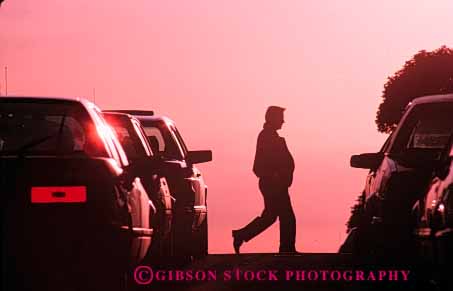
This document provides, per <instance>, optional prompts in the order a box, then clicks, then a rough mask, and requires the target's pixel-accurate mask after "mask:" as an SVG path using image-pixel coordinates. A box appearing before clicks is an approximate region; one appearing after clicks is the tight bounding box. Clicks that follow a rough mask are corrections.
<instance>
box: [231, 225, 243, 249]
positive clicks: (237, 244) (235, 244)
mask: <svg viewBox="0 0 453 291" xmlns="http://www.w3.org/2000/svg"><path fill="white" fill-rule="evenodd" d="M231 233H232V235H233V247H234V252H235V253H236V254H239V253H240V251H239V249H240V248H241V245H242V243H243V242H244V240H242V239H240V238H239V234H238V231H237V230H233V231H232V232H231Z"/></svg>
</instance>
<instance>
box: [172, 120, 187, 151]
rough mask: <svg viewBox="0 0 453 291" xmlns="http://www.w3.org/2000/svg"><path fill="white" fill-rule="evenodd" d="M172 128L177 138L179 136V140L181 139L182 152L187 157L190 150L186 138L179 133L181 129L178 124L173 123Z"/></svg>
mask: <svg viewBox="0 0 453 291" xmlns="http://www.w3.org/2000/svg"><path fill="white" fill-rule="evenodd" d="M171 128H172V130H173V132H174V133H175V135H176V138H177V139H178V141H179V144H180V145H181V150H182V152H183V155H184V157H186V156H187V152H188V151H189V150H188V149H187V146H186V143H185V142H184V139H183V138H182V136H181V134H180V133H179V130H178V129H177V128H176V126H173V125H172V126H171Z"/></svg>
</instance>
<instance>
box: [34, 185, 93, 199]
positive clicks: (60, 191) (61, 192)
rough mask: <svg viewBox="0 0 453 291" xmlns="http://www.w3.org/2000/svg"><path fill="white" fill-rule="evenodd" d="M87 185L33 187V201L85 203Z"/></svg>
mask: <svg viewBox="0 0 453 291" xmlns="http://www.w3.org/2000/svg"><path fill="white" fill-rule="evenodd" d="M86 201H87V190H86V187H85V186H52V187H32V188H31V203H85V202H86Z"/></svg>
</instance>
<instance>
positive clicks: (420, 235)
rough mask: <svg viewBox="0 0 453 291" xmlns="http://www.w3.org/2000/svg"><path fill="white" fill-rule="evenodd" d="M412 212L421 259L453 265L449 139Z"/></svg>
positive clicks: (452, 148)
mask: <svg viewBox="0 0 453 291" xmlns="http://www.w3.org/2000/svg"><path fill="white" fill-rule="evenodd" d="M452 119H453V116H452ZM452 121H453V120H452ZM413 214H414V218H415V225H416V227H415V235H416V240H417V247H418V251H419V254H420V255H421V259H422V260H423V261H424V262H429V263H433V264H436V265H449V266H450V268H451V266H453V145H452V144H451V143H450V146H449V147H448V148H447V149H446V150H445V154H444V156H443V157H442V158H441V160H440V163H439V164H438V166H437V167H436V168H435V170H434V175H433V179H432V180H431V182H430V186H429V188H428V190H427V191H426V192H425V193H424V195H422V197H421V198H420V199H419V200H418V201H417V202H416V203H415V205H414V207H413Z"/></svg>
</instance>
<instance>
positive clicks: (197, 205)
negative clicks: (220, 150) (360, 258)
mask: <svg viewBox="0 0 453 291" xmlns="http://www.w3.org/2000/svg"><path fill="white" fill-rule="evenodd" d="M114 111H116V112H122V113H128V114H131V115H134V116H135V117H136V118H137V119H138V120H140V123H141V124H142V125H143V128H144V129H145V133H146V136H147V137H148V141H149V143H150V145H151V147H152V150H153V152H154V153H156V154H157V155H159V156H160V157H161V158H162V159H163V160H164V161H165V163H164V167H163V168H164V171H165V173H166V178H167V180H168V184H169V186H170V191H171V193H172V195H173V196H174V197H175V206H174V217H173V226H172V231H173V237H174V250H173V253H174V254H175V255H176V256H194V257H202V256H205V255H207V253H208V217H207V214H208V209H207V195H208V187H207V185H206V184H205V182H204V179H203V176H202V173H201V171H200V170H199V169H198V168H197V167H196V166H195V164H197V163H204V162H208V161H211V160H212V152H211V151H209V150H205V151H190V150H188V148H187V146H186V144H185V142H184V140H183V138H182V136H181V134H180V133H179V131H178V129H177V128H176V124H175V122H174V121H173V120H171V119H170V118H168V117H165V116H155V115H154V112H152V111H145V110H114Z"/></svg>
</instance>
